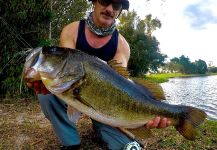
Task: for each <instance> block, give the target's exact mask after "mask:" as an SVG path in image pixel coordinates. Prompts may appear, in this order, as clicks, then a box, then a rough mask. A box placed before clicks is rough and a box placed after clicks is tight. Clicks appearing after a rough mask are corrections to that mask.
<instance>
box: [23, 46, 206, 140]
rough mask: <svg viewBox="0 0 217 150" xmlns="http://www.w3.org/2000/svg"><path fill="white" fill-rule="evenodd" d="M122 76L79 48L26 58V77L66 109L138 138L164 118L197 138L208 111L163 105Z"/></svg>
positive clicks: (38, 50) (41, 51)
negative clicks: (147, 126)
mask: <svg viewBox="0 0 217 150" xmlns="http://www.w3.org/2000/svg"><path fill="white" fill-rule="evenodd" d="M111 66H113V67H111ZM114 68H115V69H114ZM117 70H118V71H117ZM120 72H122V73H120ZM123 72H125V71H124V69H123V68H122V67H120V65H118V64H116V62H115V61H114V62H113V63H112V65H108V64H107V63H106V62H104V61H102V60H101V59H99V58H97V57H95V56H91V55H88V54H86V53H84V52H82V51H80V50H76V49H69V48H60V47H44V48H36V49H33V50H32V52H31V53H30V54H29V55H28V56H27V58H26V63H25V67H24V79H25V80H26V81H28V82H32V81H36V80H41V81H42V82H43V83H44V85H45V86H46V88H47V89H48V90H49V91H50V92H51V93H53V94H54V95H56V96H57V97H59V98H60V99H62V100H63V101H65V102H66V103H67V104H68V105H70V106H73V107H74V108H76V109H77V110H79V111H80V112H82V113H84V114H86V115H88V116H90V117H91V118H92V119H94V120H97V121H99V122H102V123H104V124H107V125H110V126H113V127H117V128H120V129H123V130H125V131H126V130H127V131H130V132H131V133H133V134H136V132H134V131H136V130H137V129H141V128H140V127H143V126H144V125H145V124H146V123H147V122H148V121H149V120H150V119H153V118H154V117H156V116H164V117H168V118H171V120H172V125H173V126H175V127H176V129H177V130H178V131H179V133H180V134H181V135H183V136H184V137H185V138H187V139H189V140H194V139H195V137H196V135H197V130H196V128H197V127H198V126H199V125H200V124H201V123H202V122H203V121H204V120H205V118H206V113H205V112H204V111H202V110H200V109H198V108H194V107H190V106H180V105H171V104H168V103H164V102H162V101H159V100H157V98H156V96H155V94H153V92H151V90H149V89H148V88H147V86H144V85H143V84H140V83H138V82H135V81H132V80H130V79H128V78H126V77H125V76H123V74H124V73H123ZM134 129H135V130H134Z"/></svg>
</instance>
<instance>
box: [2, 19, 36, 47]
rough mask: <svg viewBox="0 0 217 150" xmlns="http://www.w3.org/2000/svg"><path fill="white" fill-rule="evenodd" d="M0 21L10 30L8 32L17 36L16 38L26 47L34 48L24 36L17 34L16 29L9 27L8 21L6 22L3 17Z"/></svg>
mask: <svg viewBox="0 0 217 150" xmlns="http://www.w3.org/2000/svg"><path fill="white" fill-rule="evenodd" d="M0 19H1V20H2V23H3V24H4V25H5V26H6V28H7V29H8V31H9V32H10V33H11V34H13V35H15V37H16V38H17V39H18V40H19V41H20V42H21V43H22V44H23V45H24V46H25V47H30V48H32V46H31V45H30V44H29V43H28V42H27V41H26V40H25V39H24V38H23V37H22V36H20V34H19V33H17V32H16V31H15V29H14V28H13V27H11V26H10V25H9V23H7V21H6V20H5V19H4V18H3V17H0Z"/></svg>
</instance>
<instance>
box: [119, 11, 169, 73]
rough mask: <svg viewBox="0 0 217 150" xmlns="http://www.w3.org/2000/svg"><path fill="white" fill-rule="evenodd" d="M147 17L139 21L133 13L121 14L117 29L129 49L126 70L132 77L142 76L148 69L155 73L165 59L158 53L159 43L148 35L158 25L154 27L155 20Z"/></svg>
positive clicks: (164, 56)
mask: <svg viewBox="0 0 217 150" xmlns="http://www.w3.org/2000/svg"><path fill="white" fill-rule="evenodd" d="M148 17H149V19H146V20H145V19H144V20H141V19H140V18H139V17H138V16H137V14H136V12H135V11H132V12H127V13H123V14H122V15H121V16H120V24H119V26H118V28H119V30H120V33H121V34H122V35H123V36H124V37H125V38H126V39H127V41H128V42H129V45H130V48H131V56H130V60H129V63H128V68H129V70H130V71H131V75H133V76H138V75H140V74H144V73H146V72H147V71H148V70H149V69H151V70H154V71H157V69H158V67H159V66H160V65H162V64H163V62H164V60H165V58H166V57H167V56H166V55H163V54H161V53H160V49H159V42H158V41H157V39H156V38H155V37H154V36H151V34H150V33H152V32H153V30H155V29H156V28H158V26H159V24H160V23H159V24H157V25H156V26H155V27H154V24H155V23H153V22H155V21H153V20H155V19H152V18H150V17H151V16H150V15H149V16H148ZM147 20H148V21H147ZM156 20H157V19H156ZM157 21H158V22H159V20H157ZM149 23H152V25H149Z"/></svg>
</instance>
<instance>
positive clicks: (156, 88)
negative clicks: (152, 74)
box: [133, 78, 166, 100]
mask: <svg viewBox="0 0 217 150" xmlns="http://www.w3.org/2000/svg"><path fill="white" fill-rule="evenodd" d="M133 81H134V82H135V83H138V84H140V85H143V86H144V87H145V88H147V89H148V90H149V91H150V92H151V93H152V95H153V96H154V97H155V98H156V100H165V99H166V98H165V95H164V91H163V89H162V87H161V86H160V85H159V84H157V83H155V82H152V81H149V80H144V79H139V78H133Z"/></svg>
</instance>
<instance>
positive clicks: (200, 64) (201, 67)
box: [194, 59, 208, 74]
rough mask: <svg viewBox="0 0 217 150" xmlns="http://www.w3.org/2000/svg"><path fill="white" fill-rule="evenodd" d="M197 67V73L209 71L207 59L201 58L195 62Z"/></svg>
mask: <svg viewBox="0 0 217 150" xmlns="http://www.w3.org/2000/svg"><path fill="white" fill-rule="evenodd" d="M194 64H195V67H196V73H198V74H205V73H206V72H207V71H208V68H207V64H206V62H205V61H203V60H201V59H199V60H196V61H195V62H194Z"/></svg>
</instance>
